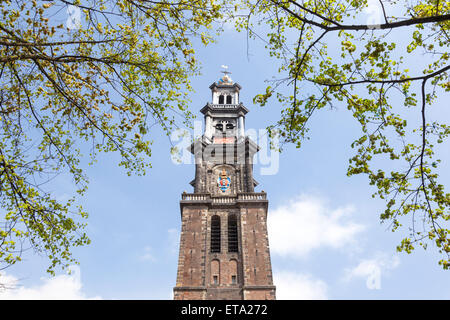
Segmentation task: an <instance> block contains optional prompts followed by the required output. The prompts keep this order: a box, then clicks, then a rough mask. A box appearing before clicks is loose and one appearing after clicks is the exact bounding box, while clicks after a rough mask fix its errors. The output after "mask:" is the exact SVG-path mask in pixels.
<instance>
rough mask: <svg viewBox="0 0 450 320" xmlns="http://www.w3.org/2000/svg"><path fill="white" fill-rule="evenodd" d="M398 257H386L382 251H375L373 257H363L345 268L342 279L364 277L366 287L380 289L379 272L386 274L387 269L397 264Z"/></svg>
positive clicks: (398, 261) (395, 266) (348, 279)
mask: <svg viewBox="0 0 450 320" xmlns="http://www.w3.org/2000/svg"><path fill="white" fill-rule="evenodd" d="M399 264H400V259H399V258H398V257H397V256H391V257H388V256H387V255H386V254H384V253H377V254H376V255H375V257H374V258H373V259H364V260H361V261H360V263H359V264H358V265H357V266H356V267H354V268H351V269H346V270H345V275H344V278H343V280H344V281H350V280H352V279H354V278H365V279H366V287H367V288H368V289H376V290H379V289H381V274H382V273H383V274H388V273H389V270H392V269H395V268H397V267H398V266H399Z"/></svg>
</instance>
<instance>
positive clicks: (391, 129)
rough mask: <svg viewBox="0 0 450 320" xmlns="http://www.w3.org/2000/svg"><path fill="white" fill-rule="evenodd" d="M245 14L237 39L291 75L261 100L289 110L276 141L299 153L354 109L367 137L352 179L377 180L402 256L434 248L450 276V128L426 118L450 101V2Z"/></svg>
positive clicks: (274, 0) (293, 6)
mask: <svg viewBox="0 0 450 320" xmlns="http://www.w3.org/2000/svg"><path fill="white" fill-rule="evenodd" d="M246 9H247V13H245V14H242V13H240V14H239V15H236V18H237V23H236V26H237V28H238V30H246V31H247V32H248V34H249V36H250V37H255V38H259V39H264V40H265V41H266V48H267V49H268V50H269V52H270V55H271V56H273V57H276V58H278V59H279V61H280V68H279V72H280V74H282V75H286V76H285V77H283V78H280V79H277V80H274V81H272V83H270V86H268V87H267V89H266V92H265V93H262V94H259V95H257V96H256V97H255V98H254V102H256V103H259V104H260V105H262V106H264V105H265V104H266V103H267V101H268V100H269V99H271V98H276V99H277V100H278V102H279V103H281V104H282V105H283V108H282V114H281V119H280V120H279V121H278V123H277V124H276V125H274V126H271V127H270V128H268V129H269V132H271V131H272V129H274V128H275V127H276V128H277V129H279V130H280V133H281V136H282V137H283V138H284V142H285V143H294V144H296V146H297V147H300V146H301V143H302V142H303V140H304V139H305V138H308V121H309V119H310V118H311V117H312V116H313V114H314V113H316V112H317V111H318V110H321V109H324V108H325V107H326V106H330V107H332V108H333V107H335V106H336V105H337V104H343V105H345V106H346V107H347V109H348V110H349V112H350V113H351V114H352V116H353V118H354V119H355V120H356V121H357V122H358V123H359V125H360V127H361V132H362V136H361V137H358V138H357V139H356V140H355V141H354V142H353V144H352V148H354V149H355V151H356V152H355V155H354V156H353V157H352V158H351V159H350V163H349V167H348V172H347V173H348V175H349V176H352V175H357V174H365V175H367V176H368V178H369V182H370V184H371V185H374V186H376V191H375V193H374V194H373V196H374V197H379V198H381V199H384V200H385V201H386V210H385V211H384V212H382V213H381V214H380V218H381V221H386V222H389V223H390V224H391V227H392V230H393V231H395V230H398V229H399V228H400V227H402V226H403V224H404V223H405V222H406V226H407V228H408V231H407V236H406V237H405V238H404V239H403V240H402V241H401V243H400V244H399V246H398V247H397V249H398V250H399V251H406V252H408V253H410V252H411V251H412V250H413V249H414V248H415V246H417V245H421V246H423V247H424V248H426V247H427V245H428V244H429V243H430V242H431V243H434V244H435V245H436V247H437V249H438V251H439V252H440V253H441V254H442V257H443V258H442V259H441V260H440V261H439V263H440V264H441V265H442V266H443V268H444V269H449V268H450V260H449V257H450V235H449V231H450V230H449V225H448V220H449V218H450V193H447V192H445V189H444V186H443V185H442V184H440V183H439V182H438V178H439V177H438V169H437V168H438V166H439V163H440V160H439V159H437V158H436V155H435V150H436V144H441V143H442V142H444V140H445V139H446V138H447V137H448V135H449V133H450V127H449V126H448V125H447V124H445V123H440V122H438V121H432V122H429V120H427V111H428V109H429V108H430V106H431V105H432V104H433V102H434V101H435V100H436V98H437V96H438V95H440V94H442V95H443V94H446V93H448V92H449V91H450V82H449V80H448V79H449V77H448V75H449V70H450V65H449V53H448V47H449V41H450V38H449V32H450V2H449V1H435V0H422V1H420V0H416V1H413V2H406V1H389V2H388V1H383V0H379V1H371V2H369V1H366V0H356V1H336V0H308V1H305V0H301V1H290V0H262V1H246ZM258 26H262V27H261V29H262V31H259V30H260V29H257V28H258ZM408 37H409V38H410V40H409V41H408ZM292 39H294V40H295V41H293V40H292ZM409 69H411V71H410V70H409ZM285 86H287V87H288V88H291V89H292V91H289V93H288V94H286V90H285ZM398 101H402V102H403V107H402V106H401V104H400V105H399V103H398ZM439 120H440V119H439ZM408 122H409V124H408ZM386 160H389V161H390V163H388V162H386ZM390 167H392V170H391V171H390V170H389V168H390ZM389 171H390V172H389Z"/></svg>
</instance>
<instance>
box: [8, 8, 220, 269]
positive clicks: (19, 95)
mask: <svg viewBox="0 0 450 320" xmlns="http://www.w3.org/2000/svg"><path fill="white" fill-rule="evenodd" d="M220 8H221V5H220V3H218V2H217V1H214V0H194V1H186V0H178V1H145V0H135V1H127V0H119V1H109V0H99V1H98V0H96V1H93V0H87V1H80V0H74V1H69V0H59V1H37V0H32V1H28V0H8V1H5V0H1V1H0V11H1V13H0V14H1V19H0V94H1V100H0V121H1V129H0V130H1V132H0V202H1V204H0V205H1V207H2V210H3V214H2V218H0V263H1V265H0V268H5V267H8V266H10V265H12V264H14V263H15V262H17V261H19V260H20V257H21V253H22V251H23V250H24V249H26V248H32V249H34V250H35V251H37V252H41V253H43V254H45V255H47V256H48V258H49V259H50V261H51V263H50V266H49V268H48V271H49V272H51V273H54V269H55V267H56V266H59V265H60V266H62V267H65V266H67V265H68V264H69V263H73V262H74V261H75V260H74V258H73V257H72V253H71V248H72V247H74V246H81V245H85V244H87V243H89V238H88V237H87V235H86V234H85V233H84V232H83V231H82V230H83V227H84V226H85V224H84V223H83V220H84V219H85V218H86V217H87V213H86V212H85V211H84V210H83V209H82V208H81V207H78V206H75V205H74V202H75V197H74V198H71V199H70V200H68V201H59V200H58V198H56V197H55V195H53V194H52V193H51V192H49V191H48V190H46V189H45V186H46V184H45V183H46V182H48V181H49V180H51V179H53V178H54V177H55V176H56V175H57V174H60V173H67V172H68V173H70V174H71V175H72V177H73V179H74V181H75V183H76V185H77V186H78V193H79V194H83V193H84V192H85V191H86V187H87V182H88V180H87V177H86V176H85V174H84V173H83V171H82V169H81V166H80V161H81V159H82V154H81V151H80V150H82V148H83V147H84V148H89V149H90V151H89V152H90V155H89V159H90V163H92V162H94V161H95V159H96V155H97V154H98V152H118V153H119V154H120V155H121V158H122V161H121V162H120V165H121V166H123V167H124V168H125V169H126V170H127V172H128V173H129V174H131V173H137V174H144V173H145V168H146V167H147V166H149V165H150V163H149V162H148V159H147V158H148V156H150V155H151V140H150V132H151V128H152V127H153V126H154V125H159V126H160V127H162V128H163V130H164V131H165V132H166V133H169V132H171V130H172V128H173V127H174V126H176V125H177V122H178V120H177V119H181V121H184V122H189V120H190V119H191V117H192V115H191V113H190V112H189V111H188V109H187V104H188V100H187V93H188V91H189V90H191V87H190V84H189V78H190V77H191V76H192V75H194V74H196V73H197V72H198V62H197V61H196V60H195V57H194V53H195V52H194V49H193V46H192V40H193V39H195V38H198V39H200V40H201V41H202V42H203V43H204V44H207V43H208V42H210V41H211V37H210V35H209V30H208V29H210V28H211V26H212V23H213V21H214V20H216V19H219V18H220ZM74 207H75V208H74Z"/></svg>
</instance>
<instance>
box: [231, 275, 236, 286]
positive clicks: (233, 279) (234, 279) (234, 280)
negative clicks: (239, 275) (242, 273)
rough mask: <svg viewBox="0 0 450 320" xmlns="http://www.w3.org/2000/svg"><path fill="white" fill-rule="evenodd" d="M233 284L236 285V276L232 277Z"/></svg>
mask: <svg viewBox="0 0 450 320" xmlns="http://www.w3.org/2000/svg"><path fill="white" fill-rule="evenodd" d="M231 284H236V276H235V275H234V276H231Z"/></svg>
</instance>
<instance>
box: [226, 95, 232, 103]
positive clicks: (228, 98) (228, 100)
mask: <svg viewBox="0 0 450 320" xmlns="http://www.w3.org/2000/svg"><path fill="white" fill-rule="evenodd" d="M227 104H231V96H227Z"/></svg>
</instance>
